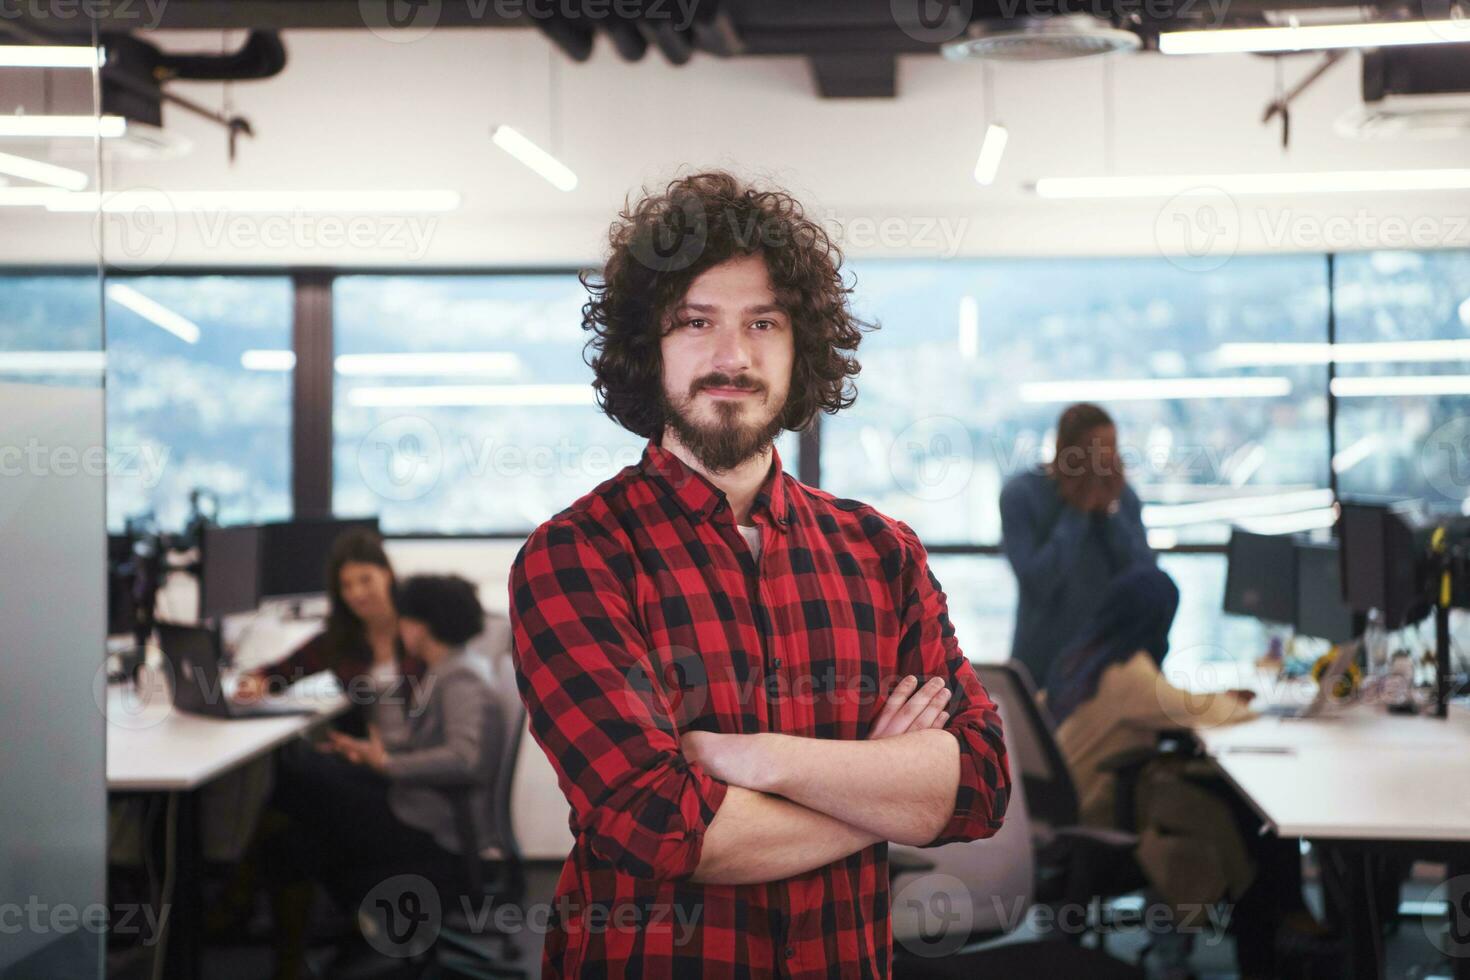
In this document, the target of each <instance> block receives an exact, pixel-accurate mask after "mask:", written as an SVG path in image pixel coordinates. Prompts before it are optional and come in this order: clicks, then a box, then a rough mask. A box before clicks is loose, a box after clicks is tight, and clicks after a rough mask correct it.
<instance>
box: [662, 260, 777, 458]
mask: <svg viewBox="0 0 1470 980" xmlns="http://www.w3.org/2000/svg"><path fill="white" fill-rule="evenodd" d="M660 350H661V351H662V354H663V397H664V401H665V409H666V411H667V414H668V419H669V428H671V429H672V430H673V431H674V433H675V434H676V435H677V436H678V437H679V440H680V441H681V442H682V443H683V444H684V445H685V446H686V447H687V448H688V449H689V450H690V451H691V452H692V453H693V454H694V455H695V457H696V458H697V459H698V460H699V461H700V462H701V463H702V464H703V465H704V466H705V467H706V468H708V469H710V470H714V471H721V470H729V469H732V468H734V467H735V466H737V465H739V464H740V463H742V462H744V461H745V460H747V459H749V458H750V457H751V456H754V455H756V454H757V453H760V452H762V451H763V450H764V449H765V448H766V447H767V446H768V445H770V443H771V441H772V440H773V439H774V438H775V437H776V436H777V434H779V433H780V431H781V428H782V426H781V417H782V414H783V412H784V409H785V407H786V398H787V395H788V394H789V392H790V388H791V368H792V364H793V363H794V361H795V356H796V348H795V338H794V337H793V334H792V324H791V317H790V315H789V314H787V312H786V311H785V310H784V309H782V308H781V306H780V305H779V303H778V301H777V299H776V294H775V291H774V290H773V289H772V288H771V277H770V274H769V273H768V272H767V271H766V263H765V260H764V259H763V258H762V257H761V256H760V255H749V256H742V257H740V258H735V259H731V260H729V261H728V262H723V263H721V264H719V265H717V266H714V267H712V268H710V269H708V270H706V271H705V272H704V273H703V274H701V275H700V276H699V277H698V278H696V279H695V280H694V282H693V283H691V284H690V286H689V290H688V292H686V293H685V294H684V297H683V299H681V300H680V301H679V302H678V303H677V304H675V306H674V308H673V309H672V310H671V311H670V312H669V314H668V316H667V319H666V320H665V323H664V335H663V339H662V341H661V343H660Z"/></svg>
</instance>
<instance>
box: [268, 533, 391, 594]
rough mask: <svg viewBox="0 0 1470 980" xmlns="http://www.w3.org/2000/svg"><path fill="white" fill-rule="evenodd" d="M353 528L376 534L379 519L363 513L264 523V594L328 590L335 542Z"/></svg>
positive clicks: (310, 592) (306, 592)
mask: <svg viewBox="0 0 1470 980" xmlns="http://www.w3.org/2000/svg"><path fill="white" fill-rule="evenodd" d="M353 528H364V529H366V530H369V531H372V532H373V533H375V534H376V533H377V531H378V519H377V518H376V517H360V518H349V519H324V520H303V521H287V522H285V523H282V524H266V525H263V526H262V527H261V529H260V531H261V537H260V593H261V595H262V596H268V597H275V596H295V595H311V594H314V593H321V592H325V591H327V559H328V557H329V556H330V555H331V553H332V544H333V542H335V541H336V540H337V538H338V537H339V536H340V535H341V534H343V533H344V532H346V531H349V530H351V529H353Z"/></svg>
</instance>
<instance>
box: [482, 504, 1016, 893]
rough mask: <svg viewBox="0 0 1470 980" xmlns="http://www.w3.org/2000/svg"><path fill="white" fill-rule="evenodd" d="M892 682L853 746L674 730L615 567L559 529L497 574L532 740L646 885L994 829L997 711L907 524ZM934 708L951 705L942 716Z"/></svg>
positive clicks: (999, 802) (600, 836)
mask: <svg viewBox="0 0 1470 980" xmlns="http://www.w3.org/2000/svg"><path fill="white" fill-rule="evenodd" d="M900 527H901V529H902V531H903V537H904V539H905V540H904V544H905V546H906V548H907V554H908V561H906V562H905V563H904V565H905V567H904V571H903V573H902V574H903V580H902V582H901V583H900V584H901V588H902V590H903V595H904V596H905V602H904V608H903V621H902V624H901V630H900V639H899V666H900V669H902V670H904V671H906V672H907V673H908V674H909V675H911V676H913V677H914V678H915V680H917V679H918V678H920V677H923V678H928V684H927V685H926V686H925V687H924V688H920V689H919V690H914V686H915V685H912V684H908V683H907V682H906V681H904V682H900V685H899V686H898V687H896V688H895V689H894V691H893V692H892V693H891V694H890V696H889V697H888V698H887V700H885V701H884V704H883V707H882V710H881V711H880V712H879V715H878V717H877V718H876V719H875V720H874V723H873V725H872V726H871V727H870V728H869V730H868V737H867V738H866V739H863V740H835V739H817V738H804V737H798V736H790V735H781V734H775V733H763V734H754V735H723V734H718V733H711V732H686V733H684V734H683V735H682V736H681V735H680V733H679V732H678V731H677V730H676V726H675V724H674V721H673V719H674V717H675V712H674V711H673V709H672V708H671V706H670V705H669V703H668V701H667V699H666V697H665V696H664V694H663V692H662V689H661V688H660V686H659V685H657V684H651V683H649V682H648V680H647V672H648V670H649V664H650V663H651V662H652V660H651V658H650V657H649V650H648V648H647V643H646V640H645V638H644V637H643V635H642V633H641V632H640V630H639V629H638V626H637V621H636V617H635V615H634V612H633V610H632V609H631V608H630V606H629V603H628V601H627V599H626V598H625V590H624V587H623V585H622V581H623V580H624V579H625V578H626V576H627V572H628V570H627V569H621V568H620V569H618V570H619V571H622V572H623V576H621V577H620V576H618V575H617V574H615V572H614V569H613V568H612V567H611V566H612V565H613V564H615V563H616V561H617V559H616V558H615V557H614V558H608V557H606V556H604V555H603V554H601V553H600V552H599V551H598V549H596V548H595V547H594V546H593V545H592V544H591V542H590V541H589V540H588V538H587V537H586V535H585V534H584V533H583V532H582V531H580V530H579V529H577V528H574V527H571V526H569V525H566V524H558V523H552V524H548V525H543V526H542V527H541V528H539V529H538V530H537V531H536V532H535V533H534V534H533V535H532V536H531V538H530V539H529V540H528V541H527V543H526V546H525V547H524V548H523V549H522V551H521V554H520V555H519V556H518V557H517V560H516V563H515V566H514V567H513V568H512V572H511V583H510V592H511V596H510V598H511V618H512V622H513V625H514V629H515V657H516V667H517V671H516V678H517V683H518V685H519V687H520V693H521V697H522V699H523V700H524V701H525V702H526V705H527V709H528V713H529V718H530V727H531V734H532V737H533V738H535V739H536V741H537V743H538V744H539V745H540V746H541V748H542V750H543V751H544V752H545V753H546V754H547V756H548V758H549V759H550V760H551V763H552V766H553V768H555V769H556V772H557V778H558V782H559V783H560V785H561V789H562V791H563V793H564V794H565V795H566V797H567V800H568V802H569V803H570V804H571V807H572V814H573V820H574V823H575V826H576V828H577V830H578V832H579V833H582V834H585V835H586V836H587V839H588V841H589V843H590V846H591V848H592V850H593V852H594V853H596V854H597V855H598V856H599V857H601V858H603V859H604V860H607V861H609V862H611V863H612V864H614V865H615V866H616V867H618V868H619V869H620V870H622V871H623V872H624V873H627V874H630V875H633V876H635V877H642V878H649V879H661V880H667V879H686V880H693V881H697V882H711V883H725V884H742V883H755V882H765V881H775V880H779V879H782V878H787V877H790V876H792V875H795V874H800V873H802V872H804V871H808V870H810V869H812V868H816V867H821V866H823V865H826V864H829V863H831V862H832V861H835V860H838V859H840V858H842V857H845V856H846V855H848V854H851V853H853V852H855V851H858V850H861V849H863V848H865V847H868V846H870V845H872V844H874V843H877V842H879V841H883V840H893V841H897V842H900V843H906V844H915V845H917V846H935V845H938V844H944V843H951V842H954V841H962V840H975V839H978V838H981V837H987V836H990V835H991V834H994V833H995V831H996V830H998V829H999V827H1000V823H1001V819H1002V817H1003V815H1004V812H1005V806H1006V801H1007V799H1008V797H1009V792H1010V778H1009V773H1008V769H1007V764H1006V757H1005V748H1004V744H1003V743H1002V740H1001V733H1000V720H999V715H998V713H997V712H996V709H995V705H994V703H993V702H991V701H990V699H989V698H988V697H987V695H986V694H985V691H984V689H983V688H982V687H981V685H980V683H979V680H978V679H977V678H976V676H975V673H974V671H973V670H972V669H971V667H970V665H969V662H968V661H967V660H966V659H965V657H964V655H963V654H962V653H961V652H960V650H959V646H958V644H957V643H956V642H955V639H954V631H953V629H952V628H951V627H950V624H949V618H948V615H947V612H946V610H945V602H944V593H943V592H942V591H941V590H940V588H939V585H938V582H937V581H935V580H934V578H933V576H932V575H931V574H930V573H929V571H928V567H927V562H926V560H925V557H924V555H923V549H922V546H920V545H919V543H918V540H917V538H916V537H914V536H913V532H912V531H910V530H908V528H906V527H903V526H902V525H900ZM946 708H947V709H948V710H947V711H946V710H945V709H946Z"/></svg>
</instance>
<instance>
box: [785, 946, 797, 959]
mask: <svg viewBox="0 0 1470 980" xmlns="http://www.w3.org/2000/svg"><path fill="white" fill-rule="evenodd" d="M795 955H796V947H795V946H787V947H786V958H787V959H788V960H789V959H791V957H793V956H795Z"/></svg>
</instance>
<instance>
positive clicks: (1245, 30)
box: [1159, 20, 1470, 54]
mask: <svg viewBox="0 0 1470 980" xmlns="http://www.w3.org/2000/svg"><path fill="white" fill-rule="evenodd" d="M1463 41H1470V29H1467V27H1466V25H1465V24H1464V23H1462V22H1460V21H1456V20H1406V21H1391V22H1387V23H1382V22H1380V23H1359V24H1297V25H1292V26H1286V27H1237V28H1226V29H1223V30H1203V31H1166V32H1164V33H1161V34H1160V35H1159V51H1160V52H1161V53H1163V54H1243V53H1247V52H1270V51H1322V50H1326V49H1328V48H1386V47H1392V46H1394V45H1399V44H1451V43H1454V42H1463Z"/></svg>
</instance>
